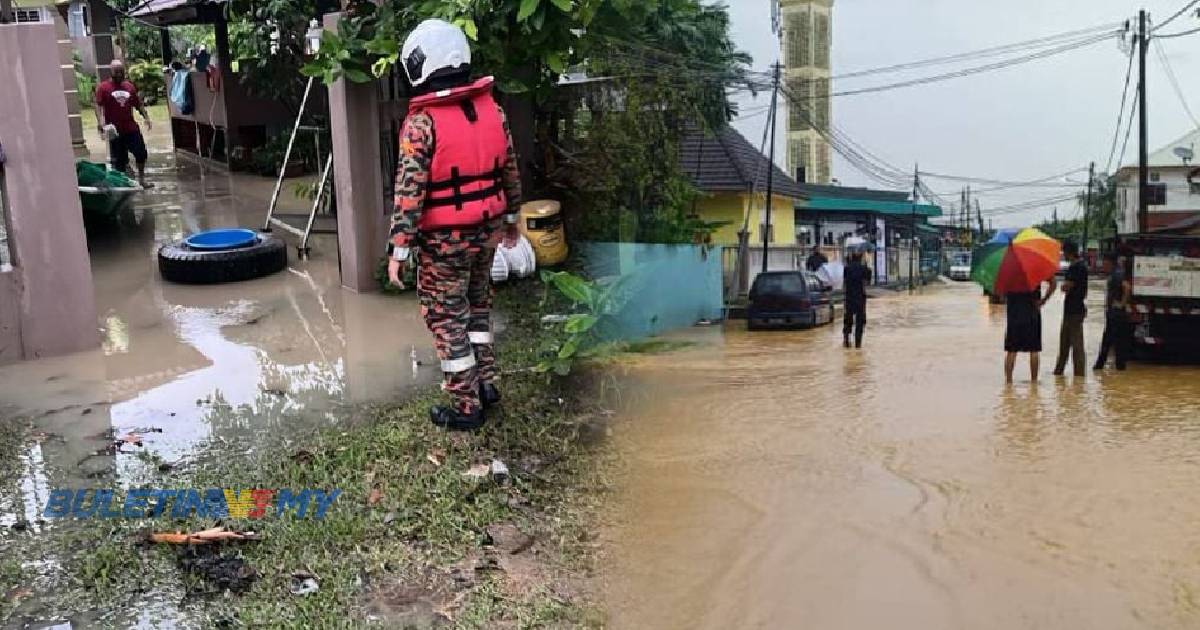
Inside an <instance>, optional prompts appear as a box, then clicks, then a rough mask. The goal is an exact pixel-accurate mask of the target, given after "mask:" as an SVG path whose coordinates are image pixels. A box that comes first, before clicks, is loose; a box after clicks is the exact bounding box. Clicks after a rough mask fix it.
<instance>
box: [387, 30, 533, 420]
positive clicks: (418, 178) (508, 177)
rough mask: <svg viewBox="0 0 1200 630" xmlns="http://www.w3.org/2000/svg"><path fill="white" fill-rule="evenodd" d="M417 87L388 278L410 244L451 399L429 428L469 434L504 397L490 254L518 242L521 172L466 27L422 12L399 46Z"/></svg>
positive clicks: (435, 411) (404, 137)
mask: <svg viewBox="0 0 1200 630" xmlns="http://www.w3.org/2000/svg"><path fill="white" fill-rule="evenodd" d="M401 65H402V66H403V68H404V70H405V72H406V73H407V75H408V80H409V82H410V83H411V84H412V88H413V93H414V96H413V98H412V100H410V101H409V105H408V116H407V118H405V121H404V129H403V131H401V136H400V164H399V166H398V168H397V173H396V188H395V192H396V196H395V214H394V215H393V217H392V228H391V238H390V242H389V245H390V247H391V254H392V255H391V259H390V260H389V262H388V279H389V280H390V281H391V282H392V284H394V285H396V286H399V287H403V286H404V283H403V281H402V280H401V278H402V275H403V272H404V266H405V264H406V263H407V262H408V260H409V257H410V255H411V252H410V247H413V248H414V249H415V250H416V255H417V261H418V267H419V268H418V271H417V295H418V297H419V298H420V301H421V314H422V316H423V317H424V318H425V324H426V326H428V327H429V330H430V332H432V333H433V337H434V346H435V347H436V348H437V353H438V359H439V360H440V361H441V366H442V373H443V374H444V376H445V384H444V386H443V387H444V389H445V390H446V391H447V392H448V393H449V394H450V396H451V398H452V399H453V404H452V406H449V407H443V406H437V407H433V408H432V409H430V410H429V419H430V421H432V422H433V424H435V425H437V426H439V427H443V428H446V429H451V430H458V431H471V430H475V429H478V428H480V427H482V426H483V424H484V420H485V416H484V409H485V407H487V406H490V405H494V404H497V403H499V402H500V392H499V390H497V388H496V380H497V378H498V374H497V370H496V356H495V351H494V347H493V340H492V324H491V314H492V297H493V292H492V284H491V269H492V258H493V257H494V256H495V253H496V246H497V244H498V243H499V241H500V240H501V239H502V238H505V237H506V236H507V237H508V238H514V237H515V234H516V229H517V227H516V226H517V211H518V210H519V209H520V205H521V176H520V172H519V170H518V166H517V157H516V152H515V151H514V149H513V142H512V135H511V134H510V133H509V129H508V122H507V120H506V119H505V116H504V110H503V109H501V108H500V106H499V105H498V104H497V103H496V101H495V98H494V97H493V96H492V89H493V83H494V80H493V79H492V77H485V78H482V79H479V80H478V81H475V82H472V81H471V48H470V45H469V44H468V42H467V36H466V34H464V33H463V31H462V29H460V28H459V27H457V26H454V25H453V24H450V23H449V22H445V21H442V20H426V21H424V22H422V23H421V24H420V25H418V26H417V28H416V29H415V30H413V32H412V34H410V35H409V36H408V39H407V40H406V41H405V42H404V47H403V49H402V54H401Z"/></svg>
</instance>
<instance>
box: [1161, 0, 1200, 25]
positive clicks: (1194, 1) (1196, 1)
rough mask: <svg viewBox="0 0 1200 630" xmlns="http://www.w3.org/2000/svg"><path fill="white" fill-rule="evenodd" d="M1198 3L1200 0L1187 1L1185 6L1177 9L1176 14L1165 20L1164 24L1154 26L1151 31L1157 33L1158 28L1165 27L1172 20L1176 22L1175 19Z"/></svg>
mask: <svg viewBox="0 0 1200 630" xmlns="http://www.w3.org/2000/svg"><path fill="white" fill-rule="evenodd" d="M1198 4H1200V0H1192V1H1191V2H1189V3H1187V4H1186V5H1184V7H1183V8H1182V9H1180V10H1178V11H1176V12H1175V15H1172V16H1171V17H1169V18H1167V20H1166V21H1165V22H1163V23H1162V24H1159V25H1158V26H1156V27H1154V28H1153V29H1152V30H1151V31H1150V32H1152V33H1156V32H1158V29H1160V28H1162V27H1164V26H1166V25H1168V24H1170V23H1171V22H1174V21H1175V20H1177V19H1178V18H1179V17H1180V16H1181V15H1183V14H1184V13H1187V12H1188V9H1191V8H1192V7H1194V6H1196V5H1198Z"/></svg>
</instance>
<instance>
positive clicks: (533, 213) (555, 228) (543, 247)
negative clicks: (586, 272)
mask: <svg viewBox="0 0 1200 630" xmlns="http://www.w3.org/2000/svg"><path fill="white" fill-rule="evenodd" d="M520 228H521V233H522V234H524V235H525V238H527V239H529V243H530V245H533V254H534V256H535V257H537V264H538V266H539V267H547V266H554V265H557V264H559V263H561V262H563V261H564V260H566V259H567V254H568V253H569V252H568V249H567V233H566V231H564V230H563V217H562V204H560V203H558V202H557V201H550V200H541V201H530V202H528V203H525V204H522V205H521V224H520Z"/></svg>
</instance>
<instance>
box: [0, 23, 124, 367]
mask: <svg viewBox="0 0 1200 630" xmlns="http://www.w3.org/2000/svg"><path fill="white" fill-rule="evenodd" d="M57 40H58V36H57V34H56V33H55V28H54V25H52V24H4V25H0V59H4V60H5V63H3V64H0V85H4V86H7V87H6V89H3V90H0V112H4V116H0V141H2V142H3V143H4V152H5V154H6V155H7V157H8V162H7V164H5V166H4V171H3V174H2V175H0V190H2V193H3V204H4V215H5V216H4V219H5V223H6V228H7V236H8V244H9V248H10V250H11V251H10V253H11V255H12V269H11V270H9V271H0V305H5V306H4V307H0V360H11V359H14V358H17V357H18V356H19V357H20V358H24V359H32V358H36V357H44V356H51V355H58V354H67V353H71V352H77V351H80V350H86V349H88V348H93V347H95V346H96V345H98V344H99V341H100V340H99V335H98V333H97V329H96V304H95V295H94V292H93V289H92V271H91V264H90V260H89V257H88V249H87V239H86V237H85V236H84V231H83V212H82V210H81V208H80V205H79V194H78V192H76V190H75V186H73V185H72V184H74V183H75V168H74V159H73V156H72V155H71V135H70V133H69V132H68V130H67V126H66V125H64V124H63V120H64V119H66V118H67V107H66V103H65V102H64V100H63V84H62V78H61V77H62V73H61V72H59V63H60V60H59V55H58V43H57ZM5 269H7V267H6V268H5ZM14 305H15V307H14ZM17 347H19V352H18V351H17V350H16V348H17Z"/></svg>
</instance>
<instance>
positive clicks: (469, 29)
mask: <svg viewBox="0 0 1200 630" xmlns="http://www.w3.org/2000/svg"><path fill="white" fill-rule="evenodd" d="M462 29H463V32H464V33H466V34H467V37H469V38H471V41H479V27H478V26H476V25H475V20H472V19H467V20H464V21H463V27H462Z"/></svg>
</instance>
